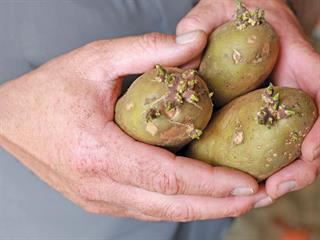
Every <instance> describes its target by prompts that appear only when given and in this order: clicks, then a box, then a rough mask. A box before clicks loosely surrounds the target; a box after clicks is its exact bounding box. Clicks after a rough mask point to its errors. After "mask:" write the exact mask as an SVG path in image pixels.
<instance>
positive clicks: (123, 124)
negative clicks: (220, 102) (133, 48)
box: [115, 65, 213, 150]
mask: <svg viewBox="0 0 320 240" xmlns="http://www.w3.org/2000/svg"><path fill="white" fill-rule="evenodd" d="M209 95H210V94H209V90H208V88H207V86H206V84H205V82H204V81H203V80H202V79H201V78H200V77H199V76H198V74H197V72H196V71H195V70H185V71H184V70H181V69H178V68H166V69H164V68H162V67H161V66H159V65H157V66H156V69H154V70H152V71H150V72H147V73H145V74H143V75H142V76H140V77H139V78H138V79H136V80H135V81H134V82H133V84H132V85H131V86H130V88H129V89H128V91H127V92H126V93H125V94H124V96H122V97H121V98H120V99H119V100H118V102H117V105H116V112H115V121H116V123H117V124H118V125H119V126H120V128H122V130H124V131H125V132H126V133H127V134H128V135H130V136H131V137H133V138H135V139H136V140H139V141H141V142H145V143H149V144H152V145H157V146H163V147H166V148H168V149H171V150H178V149H180V148H181V147H183V146H184V145H186V144H187V143H189V142H190V141H191V140H192V139H198V138H199V137H200V135H201V134H202V130H203V129H204V128H205V127H206V126H207V124H208V122H209V120H210V117H211V114H212V108H213V105H212V101H211V96H209Z"/></svg>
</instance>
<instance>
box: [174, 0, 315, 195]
mask: <svg viewBox="0 0 320 240" xmlns="http://www.w3.org/2000/svg"><path fill="white" fill-rule="evenodd" d="M243 2H244V3H245V4H246V5H247V6H248V7H249V8H250V7H254V8H255V7H260V8H263V9H265V11H266V18H267V21H269V22H270V23H271V25H272V26H273V27H274V28H275V30H276V32H277V33H278V35H279V40H280V45H281V50H280V56H279V60H278V63H277V65H276V67H275V70H274V73H273V76H272V77H273V82H274V83H275V84H276V85H279V86H288V87H293V88H300V89H302V90H303V91H305V92H306V93H308V94H309V95H310V96H311V97H313V99H314V100H315V101H316V104H317V106H318V109H320V56H319V54H317V53H316V52H315V50H314V49H313V48H312V46H311V45H310V43H309V42H308V41H307V39H306V37H305V35H304V33H303V32H302V30H301V27H300V25H299V23H298V21H297V19H296V18H295V16H294V14H293V13H292V12H291V10H290V9H289V8H288V6H287V5H286V4H285V1H283V0H269V1H264V0H247V1H243ZM234 11H235V5H234V1H233V0H201V1H200V2H199V3H198V5H197V6H196V7H195V8H194V9H192V10H191V11H190V12H189V13H188V14H187V16H186V17H185V18H183V19H182V20H181V21H180V23H179V24H178V26H177V34H182V33H184V32H189V31H194V30H196V29H201V30H203V31H205V32H207V33H208V34H210V33H211V32H212V31H213V29H215V28H216V27H218V26H220V25H222V24H223V23H225V22H226V21H229V20H230V19H232V18H233V15H234ZM199 61H200V58H199V56H197V57H196V58H194V60H193V61H191V62H189V63H188V64H186V65H187V66H192V67H196V66H197V65H198V64H199ZM319 166H320V119H318V120H317V122H316V123H315V125H314V127H313V128H312V130H311V131H310V133H309V134H308V135H307V136H306V138H305V140H304V142H303V145H302V155H301V157H300V159H298V160H296V161H295V162H293V163H292V164H290V165H289V166H287V167H285V168H284V169H282V170H280V171H279V172H277V173H275V174H274V175H273V176H271V177H270V178H269V179H267V181H266V192H267V193H268V195H269V196H271V197H272V198H278V197H280V196H282V195H284V194H285V193H287V192H289V191H294V190H298V189H302V188H304V187H306V186H308V185H310V184H311V183H313V182H314V181H315V179H316V177H317V175H318V171H319Z"/></svg>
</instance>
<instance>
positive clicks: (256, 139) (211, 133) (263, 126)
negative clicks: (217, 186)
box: [188, 87, 317, 181]
mask: <svg viewBox="0 0 320 240" xmlns="http://www.w3.org/2000/svg"><path fill="white" fill-rule="evenodd" d="M274 90H275V93H276V92H278V93H279V96H280V98H279V99H280V107H279V108H278V110H277V111H276V112H277V114H278V116H279V117H280V119H278V120H277V119H273V120H271V118H269V120H268V114H265V115H264V117H266V118H261V112H266V110H265V109H266V102H265V100H263V99H262V95H263V94H265V93H266V92H265V91H266V90H263V89H260V90H256V91H253V92H251V93H248V94H246V95H244V96H241V97H239V98H237V99H235V100H233V101H232V102H230V103H229V104H227V105H226V106H225V107H223V108H222V109H221V110H220V111H219V112H217V113H215V115H214V117H213V119H212V120H211V122H210V123H209V125H208V127H207V128H206V130H205V133H204V134H203V136H202V137H201V139H200V140H199V141H196V142H193V143H192V144H191V145H190V147H189V149H188V156H190V157H193V158H195V159H199V160H202V161H205V162H208V163H210V164H213V165H221V166H227V167H232V168H235V169H239V170H242V171H244V172H246V173H249V174H250V175H252V176H254V177H255V178H257V179H258V180H260V181H261V180H264V179H265V178H267V177H268V176H270V175H272V174H273V173H274V172H276V171H278V170H279V169H281V168H282V167H284V166H286V165H287V164H289V163H290V162H292V161H294V160H295V159H296V158H297V157H299V155H300V148H301V144H302V142H303V139H304V137H305V136H306V134H307V133H308V132H309V131H310V129H311V127H312V125H313V124H314V122H315V120H316V117H317V109H316V106H315V104H314V102H313V101H312V99H311V98H310V97H309V96H307V95H306V94H305V93H303V92H302V91H300V90H297V89H291V88H282V87H276V88H275V89H274ZM271 98H277V96H275V95H274V96H273V97H271ZM270 106H273V105H270ZM270 106H269V107H270ZM278 106H279V102H278ZM284 109H287V110H284ZM271 110H272V109H271ZM284 111H285V112H286V113H287V114H285V112H284ZM293 112H294V113H293ZM264 120H265V121H264Z"/></svg>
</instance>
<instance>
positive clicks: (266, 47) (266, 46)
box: [261, 43, 270, 57]
mask: <svg viewBox="0 0 320 240" xmlns="http://www.w3.org/2000/svg"><path fill="white" fill-rule="evenodd" d="M269 54H270V43H265V44H263V47H262V49H261V55H262V57H267V56H269Z"/></svg>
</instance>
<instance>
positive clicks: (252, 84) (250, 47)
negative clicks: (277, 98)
mask: <svg viewBox="0 0 320 240" xmlns="http://www.w3.org/2000/svg"><path fill="white" fill-rule="evenodd" d="M241 9H242V10H241ZM278 53H279V41H278V37H277V34H276V32H275V30H274V29H273V27H272V26H271V25H270V24H269V23H268V22H266V21H265V19H264V12H263V11H262V10H256V11H254V12H249V11H248V10H247V9H246V8H245V7H244V6H242V8H240V9H238V13H237V18H236V20H234V21H230V22H228V23H226V24H224V25H222V26H220V27H219V28H217V29H216V30H215V31H214V32H213V33H212V34H211V36H210V39H209V43H208V46H207V48H206V50H205V53H204V56H203V58H202V61H201V64H200V68H199V73H200V75H201V76H202V77H203V79H204V80H205V81H206V83H207V84H208V87H209V89H210V90H211V91H213V92H214V95H215V98H214V104H215V105H216V106H218V107H219V106H223V105H225V104H227V103H228V102H230V101H231V100H233V99H234V98H236V97H238V96H240V95H243V94H245V93H248V92H250V91H252V90H255V89H257V88H258V87H259V86H260V85H261V84H262V83H263V81H264V80H265V79H266V78H267V77H268V75H269V74H270V73H271V71H272V69H273V67H274V65H275V63H276V61H277V57H278Z"/></svg>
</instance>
